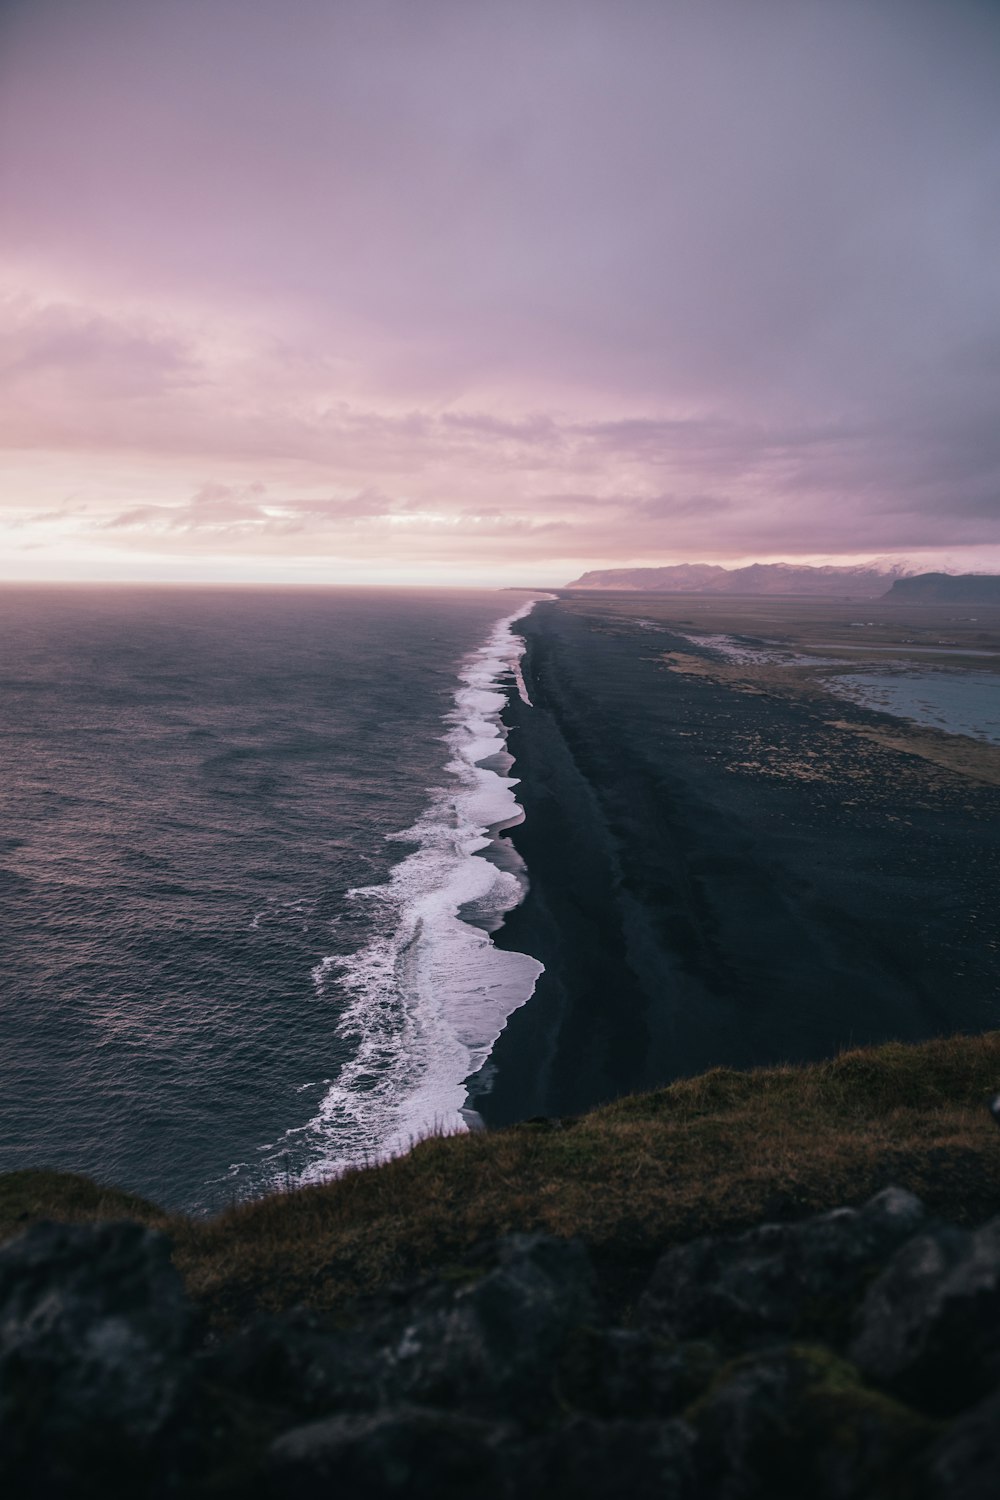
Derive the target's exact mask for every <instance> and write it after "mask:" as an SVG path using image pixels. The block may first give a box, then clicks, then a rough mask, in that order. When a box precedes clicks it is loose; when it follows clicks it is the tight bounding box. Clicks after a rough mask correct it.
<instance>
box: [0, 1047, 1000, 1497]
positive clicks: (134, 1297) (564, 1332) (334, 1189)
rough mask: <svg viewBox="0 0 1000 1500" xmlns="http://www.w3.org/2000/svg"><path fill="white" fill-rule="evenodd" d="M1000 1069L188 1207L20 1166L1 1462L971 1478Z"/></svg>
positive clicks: (755, 1078) (9, 1246)
mask: <svg viewBox="0 0 1000 1500" xmlns="http://www.w3.org/2000/svg"><path fill="white" fill-rule="evenodd" d="M998 1078H1000V1033H993V1034H990V1035H987V1036H981V1037H956V1038H953V1039H951V1040H947V1041H936V1042H930V1043H926V1044H923V1045H921V1046H914V1047H906V1046H902V1045H899V1044H891V1045H887V1046H883V1047H878V1048H873V1049H870V1050H859V1051H854V1052H849V1053H845V1054H843V1055H842V1056H840V1057H838V1058H836V1059H835V1060H833V1061H831V1062H827V1063H822V1064H818V1065H815V1066H811V1067H806V1068H794V1067H781V1068H772V1069H767V1070H760V1071H756V1072H748V1073H740V1072H735V1071H732V1070H726V1069H715V1070H714V1071H712V1072H709V1073H706V1074H704V1075H703V1076H701V1077H699V1078H695V1079H691V1080H689V1081H685V1082H681V1083H677V1084H674V1085H673V1086H671V1087H669V1088H665V1089H660V1090H657V1091H656V1092H654V1093H650V1094H645V1095H640V1096H634V1097H631V1098H626V1099H622V1100H620V1101H618V1102H617V1103H615V1104H611V1105H608V1106H606V1107H605V1108H603V1109H599V1110H596V1111H594V1112H593V1113H592V1114H589V1115H586V1116H583V1117H581V1118H579V1119H573V1120H538V1121H528V1122H526V1123H524V1124H522V1125H520V1126H515V1127H512V1128H510V1129H507V1130H502V1131H495V1132H481V1133H477V1134H471V1135H463V1136H452V1137H442V1138H437V1139H430V1140H426V1141H423V1142H421V1143H420V1144H418V1145H417V1146H416V1147H415V1148H414V1149H413V1150H412V1151H411V1152H410V1153H409V1154H408V1155H407V1156H405V1157H401V1158H399V1159H397V1160H394V1161H391V1162H388V1163H386V1164H384V1165H382V1166H379V1167H374V1168H369V1169H367V1170H365V1171H358V1172H353V1173H351V1174H349V1175H348V1176H346V1177H343V1178H341V1179H339V1180H337V1181H334V1182H330V1183H328V1184H326V1185H322V1186H315V1187H310V1188H304V1189H298V1190H295V1191H291V1192H288V1193H283V1194H279V1195H276V1196H274V1197H272V1198H268V1199H264V1200H262V1201H258V1202H255V1203H248V1204H245V1205H243V1206H240V1207H234V1208H232V1209H230V1210H229V1211H228V1212H226V1213H223V1214H221V1215H220V1216H218V1217H216V1218H214V1219H211V1220H207V1221H196V1220H191V1219H185V1218H181V1217H176V1216H175V1217H170V1216H168V1215H166V1214H164V1213H162V1212H161V1211H159V1210H158V1209H157V1208H156V1207H155V1206H154V1205H152V1204H148V1203H144V1202H142V1201H141V1200H139V1199H136V1198H134V1197H130V1196H129V1195H127V1194H123V1193H118V1192H116V1191H114V1190H111V1189H102V1188H99V1187H97V1186H95V1185H94V1184H93V1183H88V1182H87V1181H86V1179H82V1178H79V1177H74V1176H71V1175H68V1174H63V1173H59V1172H46V1171H37V1172H19V1173H10V1174H7V1175H6V1176H4V1177H0V1235H2V1237H4V1238H5V1239H6V1240H7V1243H6V1244H5V1245H3V1246H2V1247H0V1325H2V1326H3V1329H4V1337H3V1340H2V1343H0V1414H2V1418H3V1422H4V1444H3V1445H2V1446H0V1481H3V1482H4V1483H5V1484H6V1486H7V1487H8V1488H9V1491H10V1493H11V1494H27V1493H33V1494H45V1495H51V1496H66V1497H76V1496H81V1497H94V1500H96V1497H98V1496H100V1497H102V1500H109V1497H113V1496H118V1495H121V1496H122V1497H124V1496H126V1495H127V1496H128V1497H129V1500H135V1497H142V1496H150V1497H157V1500H159V1497H163V1500H167V1497H170V1496H175V1495H177V1494H185V1495H191V1496H195V1497H199V1496H204V1497H205V1500H208V1497H209V1496H212V1497H215V1500H226V1497H231V1500H237V1497H238V1500H279V1497H284V1496H290V1495H295V1496H313V1495H315V1496H316V1497H317V1500H318V1497H320V1496H325V1495H327V1494H341V1493H342V1494H345V1495H364V1496H365V1497H369V1496H370V1497H376V1500H389V1497H391V1496H392V1497H402V1496H404V1495H405V1496H406V1497H407V1500H409V1497H416V1500H432V1497H433V1500H459V1497H465V1496H467V1495H468V1493H469V1491H470V1489H474V1491H475V1493H477V1494H478V1495H481V1496H483V1497H485V1500H515V1497H516V1500H547V1497H550V1496H552V1495H554V1494H560V1493H567V1494H572V1495H574V1496H576V1497H579V1500H611V1497H617V1496H618V1495H619V1494H622V1493H627V1494H629V1495H632V1496H636V1497H638V1500H647V1497H648V1500H654V1497H655V1500H662V1497H663V1496H667V1497H673V1500H717V1497H718V1496H719V1495H723V1494H727V1495H728V1494H731V1495H744V1494H745V1495H748V1496H749V1495H757V1494H761V1495H763V1494H769V1495H772V1494H773V1495H776V1496H783V1495H792V1494H800V1493H803V1492H804V1491H805V1492H808V1493H810V1494H813V1495H815V1496H816V1500H857V1497H860V1496H865V1497H867V1500H902V1497H904V1496H906V1497H913V1496H916V1495H919V1496H920V1497H921V1500H982V1497H985V1496H986V1495H988V1494H991V1493H992V1490H991V1489H990V1485H991V1484H992V1482H993V1477H994V1474H995V1464H996V1461H997V1459H998V1456H1000V1454H998V1445H997V1434H998V1432H1000V1410H998V1402H1000V1397H998V1395H997V1394H996V1391H997V1386H998V1382H1000V1361H998V1358H997V1354H996V1351H997V1349H998V1348H1000V1219H993V1220H992V1222H986V1221H988V1220H990V1217H991V1215H996V1214H997V1213H998V1210H1000V1149H998V1144H1000V1143H998V1141H997V1132H996V1127H995V1125H994V1124H993V1122H992V1119H991V1116H990V1111H989V1110H988V1108H987V1103H988V1101H989V1098H990V1096H991V1094H992V1093H993V1092H994V1091H995V1089H996V1085H997V1081H998ZM848 1205H851V1206H848ZM830 1210H835V1211H834V1212H830ZM53 1221H55V1222H53ZM109 1221H111V1222H109ZM115 1221H117V1222H115ZM944 1221H947V1222H944ZM976 1226H984V1227H981V1228H978V1227H976ZM171 1260H172V1262H173V1263H171ZM212 1325H214V1329H213V1326H212Z"/></svg>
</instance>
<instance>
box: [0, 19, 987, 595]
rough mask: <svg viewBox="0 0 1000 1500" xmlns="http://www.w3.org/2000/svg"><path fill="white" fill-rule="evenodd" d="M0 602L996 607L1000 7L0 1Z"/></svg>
mask: <svg viewBox="0 0 1000 1500" xmlns="http://www.w3.org/2000/svg"><path fill="white" fill-rule="evenodd" d="M0 201H2V205H3V211H2V215H0V219H2V223H3V231H2V233H3V247H2V248H3V257H2V267H0V319H2V327H0V382H2V397H0V440H2V443H3V450H4V451H3V455H2V463H3V484H2V494H0V576H3V577H6V578H91V579H128V578H136V579H147V578H165V579H230V580H239V579H260V580H269V581H285V580H287V581H295V580H302V581H310V582H318V581H324V580H329V581H335V582H336V581H366V580H371V581H387V582H389V581H396V580H401V581H414V582H419V581H428V582H441V581H444V582H455V583H464V582H483V583H494V582H496V583H516V582H539V583H546V582H548V583H559V582H563V581H565V580H567V579H568V578H570V577H572V576H574V575H575V574H576V573H578V572H580V571H581V570H582V569H584V568H593V567H600V566H602V565H607V566H621V565H623V564H629V563H636V564H644V563H645V564H650V563H669V562H680V561H700V560H705V561H722V562H737V561H748V560H753V559H760V560H767V559H776V558H788V559H801V560H805V561H839V560H844V561H855V560H860V559H867V558H870V557H905V558H906V559H908V560H911V561H913V562H915V563H917V564H918V565H934V564H939V563H942V562H944V563H946V564H948V565H951V566H958V567H978V568H982V567H987V568H995V569H997V571H1000V5H998V4H996V3H995V0H933V3H932V0H926V3H925V0H900V3H895V0H816V3H813V0H752V3H748V0H5V3H4V4H3V7H2V10H0Z"/></svg>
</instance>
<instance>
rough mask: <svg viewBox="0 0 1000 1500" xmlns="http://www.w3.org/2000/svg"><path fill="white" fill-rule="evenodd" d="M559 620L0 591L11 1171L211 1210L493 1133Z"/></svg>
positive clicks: (271, 595) (375, 598) (3, 1074)
mask: <svg viewBox="0 0 1000 1500" xmlns="http://www.w3.org/2000/svg"><path fill="white" fill-rule="evenodd" d="M531 602H532V601H531V596H530V595H527V594H526V595H521V594H517V593H493V592H487V591H456V590H441V591H433V590H410V591H407V590H383V589H331V590H296V591H281V590H270V591H265V590H256V591H253V590H246V591H244V590H233V589H228V590H200V589H175V590H171V589H165V588H164V589H122V588H116V589H104V590H101V589H83V588H80V589H72V588H66V589H61V590H58V589H48V588H44V589H43V588H27V587H26V588H8V589H6V590H4V591H3V592H2V593H0V756H2V781H0V809H2V813H0V912H2V921H0V986H2V993H0V1170H12V1169H16V1168H22V1167H37V1166H52V1167H58V1168H61V1169H63V1170H72V1171H79V1172H84V1173H87V1174H88V1175H92V1176H95V1177H97V1178H98V1179H100V1180H102V1181H105V1182H109V1183H114V1184H116V1185H119V1186H121V1187H126V1188H129V1189H132V1190H134V1191H138V1192H141V1193H145V1194H148V1195H149V1196H150V1197H152V1198H153V1199H154V1200H156V1201H158V1202H160V1203H163V1204H165V1205H168V1206H171V1207H181V1208H184V1209H188V1210H193V1211H199V1210H211V1209H214V1208H219V1207H222V1206H224V1205H225V1204H226V1203H228V1202H231V1201H233V1200H235V1199H238V1198H242V1197H246V1196H252V1195H255V1194H258V1193H261V1192H263V1191H266V1190H267V1189H268V1188H271V1187H273V1186H275V1185H279V1186H280V1185H283V1184H286V1183H292V1182H298V1181H311V1180H317V1179H321V1178H323V1177H325V1176H327V1175H330V1174H333V1173H335V1172H337V1171H339V1170H341V1169H343V1168H344V1167H346V1166H351V1165H356V1164H360V1163H363V1162H366V1161H371V1160H375V1159H377V1158H380V1157H382V1156H385V1155H386V1154H389V1153H392V1152H394V1151H398V1150H400V1149H404V1148H405V1147H406V1146H407V1145H409V1144H410V1143H411V1142H412V1141H413V1140H414V1139H416V1138H418V1137H419V1136H421V1135H424V1134H426V1133H427V1132H428V1131H430V1130H433V1129H435V1128H439V1129H445V1130H451V1129H462V1128H465V1127H468V1126H474V1125H475V1123H476V1120H475V1117H474V1116H473V1115H471V1114H470V1113H469V1112H468V1111H466V1110H465V1106H466V1091H465V1088H464V1086H463V1080H464V1079H465V1078H466V1076H467V1075H469V1074H470V1073H472V1072H474V1071H475V1070H476V1069H477V1068H479V1067H480V1066H481V1064H482V1063H483V1061H484V1060H485V1059H486V1057H487V1056H488V1054H489V1051H490V1048H491V1046H492V1043H493V1041H494V1040H495V1038H496V1036H497V1035H498V1034H499V1032H500V1030H501V1029H502V1027H503V1025H504V1023H505V1020H506V1018H507V1016H508V1015H509V1014H510V1013H511V1012H512V1011H513V1010H514V1009H516V1008H517V1007H518V1006H519V1005H521V1004H523V1003H524V1002H525V1000H527V999H528V997H529V996H530V994H531V991H532V989H533V986H534V982H535V979H536V977H537V975H538V974H539V972H540V969H541V966H540V965H539V964H538V963H537V962H536V961H535V960H534V959H532V958H531V957H529V956H527V955H524V954H520V953H508V952H501V951H500V950H498V949H497V948H495V947H494V946H493V943H492V942H491V940H490V937H489V933H490V932H491V931H495V930H496V929H497V927H498V926H499V925H500V924H501V923H502V921H503V916H504V914H505V912H507V911H509V910H510V909H511V908H512V907H513V906H514V905H516V904H517V903H518V901H519V900H520V899H521V897H522V895H523V892H524V889H525V880H526V876H525V871H524V869H523V866H522V865H521V863H520V861H519V859H518V857H517V855H516V853H515V852H514V850H513V848H512V847H511V845H510V842H509V840H507V839H504V838H502V837H499V835H500V834H501V833H502V830H503V828H504V827H509V826H512V825H513V824H514V823H516V822H517V821H518V820H519V818H520V817H521V812H520V808H519V806H518V804H517V801H516V796H515V787H516V781H515V780H514V778H512V777H511V776H510V775H509V774H508V773H509V771H510V768H511V760H510V757H509V755H507V753H506V750H505V740H504V730H503V726H502V723H501V721H500V711H501V710H502V708H503V705H504V703H505V701H506V698H505V695H506V693H507V692H512V691H522V692H523V683H521V682H520V673H519V668H518V660H519V653H520V650H521V648H522V646H523V642H522V641H521V639H520V637H519V636H518V635H517V634H516V633H514V632H512V631H511V629H510V628H509V627H510V622H511V620H512V618H514V617H516V616H517V615H518V614H520V613H522V612H525V611H526V610H528V609H529V608H530V607H531ZM519 684H520V686H519ZM463 1111H464V1113H463Z"/></svg>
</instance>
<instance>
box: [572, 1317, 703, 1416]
mask: <svg viewBox="0 0 1000 1500" xmlns="http://www.w3.org/2000/svg"><path fill="white" fill-rule="evenodd" d="M720 1363H721V1361H720V1358H719V1355H718V1354H717V1353H716V1351H715V1349H714V1348H713V1347H712V1345H711V1344H708V1343H705V1342H703V1341H702V1342H697V1343H688V1344H675V1343H672V1342H670V1341H668V1340H664V1339H661V1338H658V1337H656V1335H655V1334H650V1333H647V1332H645V1331H643V1330H641V1329H625V1328H602V1329H588V1330H586V1332H584V1333H582V1334H581V1335H580V1336H579V1337H578V1338H576V1339H575V1340H573V1342H572V1343H571V1345H570V1347H569V1349H568V1350H567V1352H566V1356H565V1357H564V1360H563V1364H562V1367H561V1369H560V1372H559V1391H560V1394H561V1396H562V1398H563V1400H564V1401H565V1402H566V1403H568V1405H569V1406H571V1407H575V1408H576V1409H578V1410H581V1411H586V1412H589V1413H591V1414H592V1415H594V1416H598V1417H605V1418H614V1417H621V1418H628V1419H631V1420H633V1421H634V1420H636V1419H640V1418H645V1417H671V1416H675V1415H676V1414H677V1413H678V1412H680V1411H682V1410H683V1409H684V1407H686V1406H688V1405H690V1403H691V1402H692V1401H693V1400H694V1399H695V1398H696V1397H697V1396H700V1395H701V1393H702V1392H703V1391H704V1390H705V1388H706V1386H707V1385H708V1384H709V1382H710V1381H711V1380H712V1379H713V1378H714V1376H715V1375H716V1374H717V1372H718V1369H719V1366H720Z"/></svg>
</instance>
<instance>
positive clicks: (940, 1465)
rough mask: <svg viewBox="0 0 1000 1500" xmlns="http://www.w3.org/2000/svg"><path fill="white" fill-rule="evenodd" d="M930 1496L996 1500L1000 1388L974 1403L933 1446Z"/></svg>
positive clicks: (927, 1481)
mask: <svg viewBox="0 0 1000 1500" xmlns="http://www.w3.org/2000/svg"><path fill="white" fill-rule="evenodd" d="M925 1474H926V1479H925V1487H924V1491H923V1493H924V1494H925V1495H926V1497H927V1500H996V1495H997V1491H998V1489H1000V1482H998V1476H1000V1391H997V1392H995V1393H994V1394H993V1395H992V1396H990V1397H989V1399H988V1400H986V1401H983V1402H981V1403H980V1404H979V1405H978V1406H975V1407H973V1409H972V1411H970V1412H966V1414H965V1415H964V1416H963V1417H960V1418H959V1420H958V1421H957V1422H954V1423H952V1425H951V1426H950V1427H949V1428H948V1430H947V1432H946V1433H945V1434H944V1436H943V1437H941V1438H940V1439H939V1440H938V1442H936V1443H935V1444H934V1446H933V1447H932V1448H931V1449H930V1452H929V1453H928V1454H927V1458H926V1464H925Z"/></svg>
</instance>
